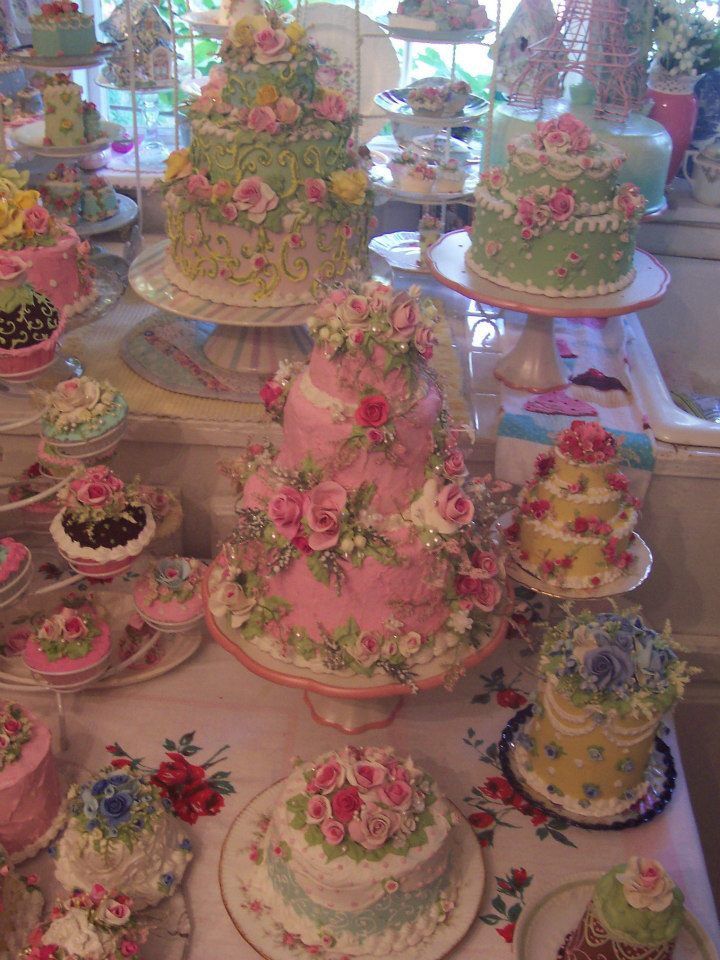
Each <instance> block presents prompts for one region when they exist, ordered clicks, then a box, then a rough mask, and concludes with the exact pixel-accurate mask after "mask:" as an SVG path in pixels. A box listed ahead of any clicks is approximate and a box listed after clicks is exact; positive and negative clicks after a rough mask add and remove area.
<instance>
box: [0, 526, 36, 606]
mask: <svg viewBox="0 0 720 960" xmlns="http://www.w3.org/2000/svg"><path fill="white" fill-rule="evenodd" d="M29 560H30V551H29V550H28V548H27V547H26V546H25V545H24V544H22V543H18V541H17V540H13V538H12V537H3V538H2V539H1V540H0V591H2V590H4V589H5V588H6V587H8V586H10V585H11V584H12V583H13V581H15V580H17V579H18V577H20V576H21V575H22V573H23V570H24V568H25V567H26V566H27V564H28V562H29ZM0 596H2V594H1V593H0Z"/></svg>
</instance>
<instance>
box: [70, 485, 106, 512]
mask: <svg viewBox="0 0 720 960" xmlns="http://www.w3.org/2000/svg"><path fill="white" fill-rule="evenodd" d="M75 496H76V498H77V500H78V502H79V503H81V504H83V506H86V507H97V508H100V507H104V506H105V504H107V503H109V502H110V500H111V499H112V490H111V489H110V487H109V486H108V485H107V484H106V483H103V482H102V481H100V480H93V481H89V482H88V481H86V482H85V483H81V484H80V486H79V487H78V488H77V490H76V491H75Z"/></svg>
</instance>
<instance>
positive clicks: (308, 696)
mask: <svg viewBox="0 0 720 960" xmlns="http://www.w3.org/2000/svg"><path fill="white" fill-rule="evenodd" d="M303 699H304V700H305V703H306V704H307V706H308V708H309V710H310V713H311V715H312V718H313V720H314V721H315V723H319V724H322V725H323V726H326V727H333V728H334V729H335V730H339V731H340V732H341V733H347V734H351V735H355V734H359V733H365V731H366V730H381V729H382V728H383V727H389V726H390V724H391V723H392V722H393V720H394V719H395V716H396V714H397V712H398V710H399V709H400V707H401V706H402V703H403V700H404V697H384V698H382V699H377V700H347V699H343V698H340V697H325V696H323V695H322V694H319V693H312V692H311V691H310V690H306V691H305V695H304V697H303Z"/></svg>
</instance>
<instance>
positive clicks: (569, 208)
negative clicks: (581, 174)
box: [548, 187, 575, 223]
mask: <svg viewBox="0 0 720 960" xmlns="http://www.w3.org/2000/svg"><path fill="white" fill-rule="evenodd" d="M548 207H549V208H550V213H551V215H552V218H553V220H555V221H557V222H558V223H562V222H563V221H565V220H569V219H570V217H571V216H572V214H573V211H574V210H575V193H574V192H573V191H572V190H571V189H570V188H569V187H558V189H557V190H556V191H555V193H554V194H553V195H552V196H551V197H550V199H549V200H548Z"/></svg>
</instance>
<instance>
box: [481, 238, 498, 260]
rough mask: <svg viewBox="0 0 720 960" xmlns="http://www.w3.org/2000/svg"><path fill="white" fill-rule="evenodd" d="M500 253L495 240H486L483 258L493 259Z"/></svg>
mask: <svg viewBox="0 0 720 960" xmlns="http://www.w3.org/2000/svg"><path fill="white" fill-rule="evenodd" d="M499 252H500V244H499V243H498V242H497V240H487V241H486V242H485V256H486V257H494V256H496V255H497V254H498V253H499Z"/></svg>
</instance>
